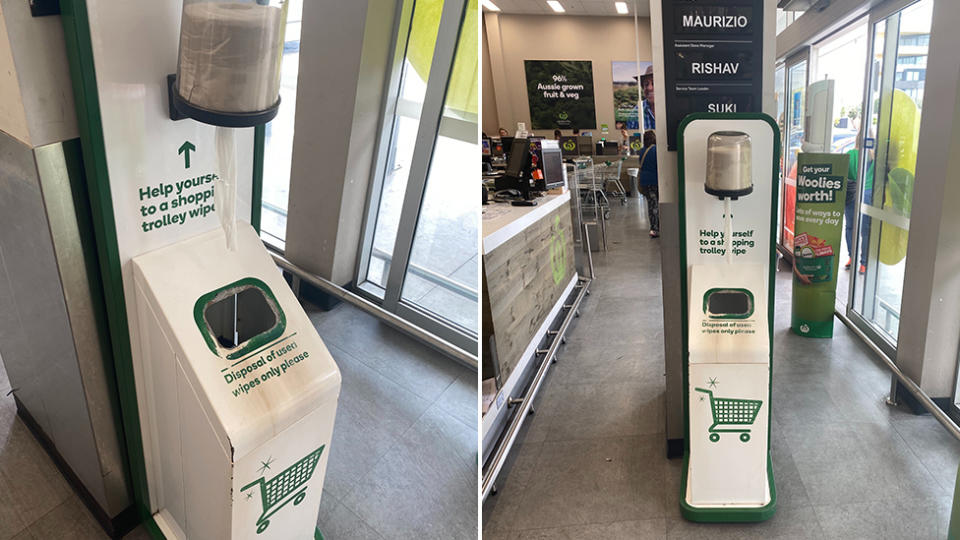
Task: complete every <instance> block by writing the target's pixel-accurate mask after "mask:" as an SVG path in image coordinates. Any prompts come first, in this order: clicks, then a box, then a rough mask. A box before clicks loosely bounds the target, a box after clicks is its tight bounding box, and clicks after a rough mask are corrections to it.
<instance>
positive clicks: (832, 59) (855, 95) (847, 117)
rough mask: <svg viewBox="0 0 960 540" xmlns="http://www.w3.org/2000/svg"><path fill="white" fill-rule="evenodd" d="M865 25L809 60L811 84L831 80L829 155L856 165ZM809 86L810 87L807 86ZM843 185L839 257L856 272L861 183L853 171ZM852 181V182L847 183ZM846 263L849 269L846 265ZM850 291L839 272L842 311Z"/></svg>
mask: <svg viewBox="0 0 960 540" xmlns="http://www.w3.org/2000/svg"><path fill="white" fill-rule="evenodd" d="M868 37H869V24H868V22H867V19H866V18H864V19H862V20H860V21H858V22H855V23H853V24H851V25H849V26H847V27H846V28H844V29H843V30H841V31H840V32H838V33H837V34H835V35H834V36H832V37H830V38H829V39H828V40H826V41H824V42H821V43H819V44H817V45H816V46H815V47H814V48H813V50H812V52H811V57H812V59H813V60H814V61H812V62H811V65H813V66H816V67H815V72H814V73H813V74H812V76H811V78H810V80H811V81H823V80H831V81H833V82H834V95H833V112H832V117H831V118H830V121H831V122H832V124H833V125H832V127H831V133H830V141H831V146H830V152H832V153H835V154H848V155H850V156H851V159H852V161H853V162H857V161H858V160H859V156H860V150H859V147H858V146H857V144H858V141H859V137H858V134H859V133H860V128H861V126H862V125H863V111H862V108H863V86H864V78H865V74H864V72H865V69H866V66H867V56H868V55H867V41H868ZM811 84H812V83H811ZM850 173H851V174H850V176H848V181H847V193H846V197H847V198H846V203H845V205H844V234H843V236H841V244H842V247H841V249H840V253H841V254H842V257H843V259H842V260H841V263H842V265H843V266H844V267H846V268H848V270H849V268H856V266H855V265H854V264H853V248H854V246H855V244H856V243H855V242H854V241H853V228H854V223H853V221H854V217H855V216H856V209H857V186H858V185H859V182H861V179H860V178H858V176H857V168H856V167H854V169H853V170H851V171H850ZM849 178H853V180H849ZM848 262H849V265H848V264H847V263H848ZM849 290H850V272H849V271H847V272H840V274H839V275H838V276H837V301H838V303H839V304H840V305H841V306H842V307H841V309H844V308H845V306H846V304H847V299H848V297H849V295H848V294H847V293H848V292H849Z"/></svg>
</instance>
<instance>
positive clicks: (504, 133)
mask: <svg viewBox="0 0 960 540" xmlns="http://www.w3.org/2000/svg"><path fill="white" fill-rule="evenodd" d="M500 136H501V137H509V136H510V132H509V131H507V129H506V128H500Z"/></svg>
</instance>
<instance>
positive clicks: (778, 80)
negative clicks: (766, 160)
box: [773, 63, 787, 244]
mask: <svg viewBox="0 0 960 540" xmlns="http://www.w3.org/2000/svg"><path fill="white" fill-rule="evenodd" d="M786 78H787V73H786V66H785V65H784V64H782V63H781V64H777V68H776V70H774V72H773V99H774V101H775V102H776V104H777V126H778V127H779V128H780V148H784V144H783V135H784V134H785V133H786V125H785V122H786V115H785V112H786V105H787V104H786V101H785V100H784V97H785V96H786ZM783 156H784V153H783V152H780V166H779V167H778V170H777V173H778V175H779V176H778V178H777V185H778V186H779V187H778V189H777V196H778V197H779V199H778V201H777V231H778V232H777V244H782V236H783Z"/></svg>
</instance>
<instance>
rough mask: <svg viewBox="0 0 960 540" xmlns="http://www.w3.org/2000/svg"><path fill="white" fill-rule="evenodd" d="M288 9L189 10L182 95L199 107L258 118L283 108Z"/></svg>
mask: <svg viewBox="0 0 960 540" xmlns="http://www.w3.org/2000/svg"><path fill="white" fill-rule="evenodd" d="M283 19H284V13H283V9H282V8H280V7H275V6H265V5H259V4H255V3H233V2H200V3H188V4H186V5H184V8H183V19H182V21H181V23H180V61H179V66H178V68H177V89H178V91H179V93H180V97H182V98H183V99H184V100H186V101H187V102H189V103H190V104H191V105H194V106H196V107H202V108H204V109H209V110H211V111H217V112H229V113H247V112H258V111H263V110H265V109H269V108H270V107H272V106H273V105H274V104H276V102H277V97H278V95H279V92H280V62H281V57H282V54H283V32H284V21H283Z"/></svg>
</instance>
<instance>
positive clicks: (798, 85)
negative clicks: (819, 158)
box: [780, 50, 809, 260]
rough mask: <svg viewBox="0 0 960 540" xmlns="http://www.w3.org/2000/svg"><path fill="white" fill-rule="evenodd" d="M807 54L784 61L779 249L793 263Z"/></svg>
mask: <svg viewBox="0 0 960 540" xmlns="http://www.w3.org/2000/svg"><path fill="white" fill-rule="evenodd" d="M808 57H809V50H807V51H804V52H803V53H800V54H799V55H797V56H794V57H793V58H790V59H788V60H787V64H786V66H787V85H786V93H787V95H786V104H785V105H786V121H785V125H786V129H785V132H784V144H783V190H782V192H783V207H782V208H783V209H782V212H781V216H782V218H781V224H780V245H781V247H782V248H783V251H784V252H785V254H784V256H785V257H787V258H788V259H789V260H793V231H794V218H795V217H796V209H797V153H798V152H800V147H801V145H802V144H803V120H804V117H803V113H804V104H805V98H806V94H807V59H808Z"/></svg>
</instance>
